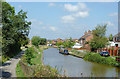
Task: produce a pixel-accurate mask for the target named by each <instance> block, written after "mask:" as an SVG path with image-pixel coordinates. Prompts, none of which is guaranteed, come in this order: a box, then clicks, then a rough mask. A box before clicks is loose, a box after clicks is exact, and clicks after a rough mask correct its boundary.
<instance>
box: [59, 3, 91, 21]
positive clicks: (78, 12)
mask: <svg viewBox="0 0 120 79" xmlns="http://www.w3.org/2000/svg"><path fill="white" fill-rule="evenodd" d="M64 8H65V10H66V11H68V12H71V14H69V15H66V16H62V19H61V20H62V22H64V23H71V22H74V21H75V20H76V19H78V18H85V17H87V16H89V12H88V11H89V10H88V8H87V6H86V4H84V3H77V4H76V5H72V4H64Z"/></svg>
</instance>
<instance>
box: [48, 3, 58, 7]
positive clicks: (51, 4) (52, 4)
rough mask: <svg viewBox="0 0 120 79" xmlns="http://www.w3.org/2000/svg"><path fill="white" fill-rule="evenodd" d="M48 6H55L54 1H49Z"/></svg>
mask: <svg viewBox="0 0 120 79" xmlns="http://www.w3.org/2000/svg"><path fill="white" fill-rule="evenodd" d="M48 6H49V7H54V6H56V5H55V4H54V3H49V5H48Z"/></svg>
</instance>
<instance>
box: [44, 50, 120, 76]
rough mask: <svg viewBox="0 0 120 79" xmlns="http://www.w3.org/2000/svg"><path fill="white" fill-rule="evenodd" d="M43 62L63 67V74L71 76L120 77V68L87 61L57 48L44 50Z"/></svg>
mask: <svg viewBox="0 0 120 79" xmlns="http://www.w3.org/2000/svg"><path fill="white" fill-rule="evenodd" d="M43 62H44V64H45V65H50V66H51V67H55V66H57V68H59V70H60V69H61V68H62V71H61V72H60V73H61V74H64V71H65V74H66V75H67V76H69V77H81V73H83V75H82V76H83V77H90V76H93V77H120V69H118V68H117V67H113V66H108V65H103V64H98V63H93V62H88V61H85V60H83V59H81V58H77V57H74V56H71V55H63V54H60V53H59V51H58V50H57V48H48V49H46V50H44V51H43Z"/></svg>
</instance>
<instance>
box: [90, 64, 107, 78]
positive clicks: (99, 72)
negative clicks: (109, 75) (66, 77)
mask: <svg viewBox="0 0 120 79" xmlns="http://www.w3.org/2000/svg"><path fill="white" fill-rule="evenodd" d="M106 71H107V69H106V67H105V65H101V64H93V65H92V66H91V73H92V74H93V76H94V77H105V75H106Z"/></svg>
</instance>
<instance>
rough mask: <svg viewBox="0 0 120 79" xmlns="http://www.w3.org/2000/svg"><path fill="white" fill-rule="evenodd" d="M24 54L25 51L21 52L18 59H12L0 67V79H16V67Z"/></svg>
mask: <svg viewBox="0 0 120 79" xmlns="http://www.w3.org/2000/svg"><path fill="white" fill-rule="evenodd" d="M24 53H25V50H23V51H21V52H20V53H19V54H18V55H17V56H16V57H14V58H11V59H10V60H8V61H6V62H5V63H4V64H3V65H2V66H0V74H1V75H0V77H3V78H10V77H16V65H17V63H18V62H19V60H20V58H21V57H22V55H23V54H24Z"/></svg>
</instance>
